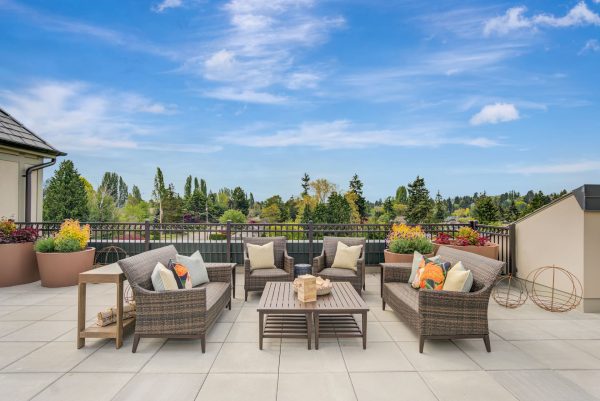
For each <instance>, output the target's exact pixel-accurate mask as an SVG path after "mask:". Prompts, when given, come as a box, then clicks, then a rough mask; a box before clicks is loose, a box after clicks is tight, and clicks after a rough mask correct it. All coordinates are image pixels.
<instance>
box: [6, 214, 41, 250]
mask: <svg viewBox="0 0 600 401" xmlns="http://www.w3.org/2000/svg"><path fill="white" fill-rule="evenodd" d="M37 237H38V231H37V230H36V229H34V228H31V227H27V228H17V225H16V224H15V222H14V221H12V220H6V219H2V220H0V244H19V243H22V242H35V240H36V239H37Z"/></svg>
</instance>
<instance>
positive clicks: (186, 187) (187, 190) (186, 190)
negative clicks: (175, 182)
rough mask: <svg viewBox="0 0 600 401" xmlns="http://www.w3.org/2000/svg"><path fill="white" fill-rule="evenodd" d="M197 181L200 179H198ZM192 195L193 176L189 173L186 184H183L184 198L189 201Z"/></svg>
mask: <svg viewBox="0 0 600 401" xmlns="http://www.w3.org/2000/svg"><path fill="white" fill-rule="evenodd" d="M196 182H198V180H197V179H196ZM191 197H192V176H191V175H188V176H187V178H186V179H185V185H184V186H183V200H184V201H186V202H188V201H189V200H190V198H191Z"/></svg>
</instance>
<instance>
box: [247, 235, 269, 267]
mask: <svg viewBox="0 0 600 401" xmlns="http://www.w3.org/2000/svg"><path fill="white" fill-rule="evenodd" d="M246 248H247V249H248V259H250V269H251V270H255V269H275V268H276V267H275V254H274V253H273V241H271V242H267V243H266V244H264V245H256V244H246Z"/></svg>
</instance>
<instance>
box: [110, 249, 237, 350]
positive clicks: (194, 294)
mask: <svg viewBox="0 0 600 401" xmlns="http://www.w3.org/2000/svg"><path fill="white" fill-rule="evenodd" d="M176 255H177V250H176V249H175V247H174V246H173V245H169V246H165V247H162V248H158V249H153V250H151V251H148V252H144V253H140V254H138V255H135V256H132V257H129V258H126V259H122V260H120V261H119V266H121V269H122V270H123V273H125V277H127V280H128V281H129V285H131V288H132V289H133V295H134V297H135V303H136V322H135V334H134V338H133V347H132V352H135V351H136V350H137V346H138V343H139V342H140V338H141V337H161V338H199V339H200V341H201V346H202V352H203V353H204V352H205V350H206V332H207V331H208V330H209V329H210V328H211V327H212V326H213V324H214V323H215V321H216V320H217V317H218V316H219V314H220V313H221V311H222V310H223V309H225V307H227V306H229V309H231V268H230V265H228V264H226V265H224V264H218V263H206V270H207V271H208V278H209V280H210V282H208V283H205V284H202V285H199V286H197V287H194V288H192V289H182V290H174V291H154V288H153V287H152V280H151V275H152V271H153V270H154V267H155V266H156V264H157V263H158V262H161V263H162V264H163V265H165V266H166V265H167V264H168V263H169V259H175V257H176Z"/></svg>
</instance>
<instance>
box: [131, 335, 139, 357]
mask: <svg viewBox="0 0 600 401" xmlns="http://www.w3.org/2000/svg"><path fill="white" fill-rule="evenodd" d="M139 343H140V335H139V334H134V335H133V346H132V347H131V352H132V353H134V354H135V351H137V347H138V344H139Z"/></svg>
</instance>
